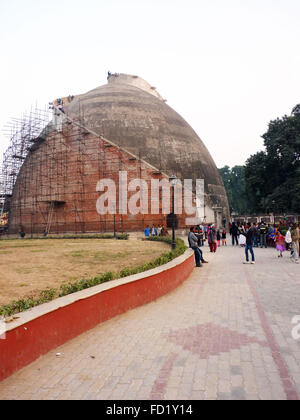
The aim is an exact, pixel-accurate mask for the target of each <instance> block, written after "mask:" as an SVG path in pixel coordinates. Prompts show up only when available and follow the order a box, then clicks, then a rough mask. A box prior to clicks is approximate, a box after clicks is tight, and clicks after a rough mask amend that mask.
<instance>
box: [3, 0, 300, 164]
mask: <svg viewBox="0 0 300 420" xmlns="http://www.w3.org/2000/svg"><path fill="white" fill-rule="evenodd" d="M299 41H300V1H299V0H226V1H224V0H209V1H208V0H185V1H183V0H84V1H83V0H80V1H79V0H50V1H45V0H26V1H24V0H0V95H1V101H0V130H1V131H0V161H2V154H3V152H4V151H5V149H6V148H7V147H8V144H9V138H7V137H6V136H5V135H4V133H3V132H2V129H4V128H5V125H6V124H7V123H8V122H9V121H10V120H11V119H12V118H20V117H22V115H24V113H25V112H28V111H30V109H31V106H33V107H35V106H38V107H44V105H45V104H47V103H48V102H49V101H52V100H54V99H55V98H58V97H64V96H68V95H69V94H71V95H72V94H74V95H76V94H81V93H85V92H87V91H89V90H91V89H94V88H95V87H97V86H101V85H104V84H106V76H107V72H108V71H111V72H113V73H114V72H117V73H128V74H133V75H138V76H140V77H142V78H143V79H145V80H146V81H147V82H149V83H150V84H151V86H155V87H156V88H157V90H158V92H159V93H160V94H161V95H162V96H163V97H164V98H166V99H167V101H168V102H167V103H168V105H169V106H171V107H172V108H173V109H175V111H177V112H178V113H179V114H180V115H181V116H182V117H183V118H184V119H185V120H186V121H187V122H188V123H189V124H190V125H191V126H192V127H193V129H194V130H195V131H196V132H197V134H198V135H199V137H200V138H201V139H202V141H203V142H204V144H205V145H206V147H207V148H208V150H209V151H210V153H211V155H212V157H213V159H214V160H215V162H216V165H217V166H218V167H219V168H220V167H222V166H225V165H228V166H230V167H232V166H234V165H243V164H244V163H245V161H246V160H247V158H249V157H250V155H252V154H254V153H256V152H257V151H259V150H262V149H263V139H262V138H261V136H262V135H263V134H264V133H265V132H266V131H267V129H268V123H269V122H270V121H271V120H274V119H276V118H278V117H279V118H280V117H282V116H283V115H290V113H291V111H292V108H293V107H294V106H295V105H296V104H298V103H300V83H299V82H300V48H299Z"/></svg>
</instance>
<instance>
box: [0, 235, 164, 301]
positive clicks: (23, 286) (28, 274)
mask: <svg viewBox="0 0 300 420" xmlns="http://www.w3.org/2000/svg"><path fill="white" fill-rule="evenodd" d="M169 250H170V247H169V246H168V245H167V244H165V243H160V242H147V241H141V240H138V239H130V240H129V241H116V240H113V239H47V240H43V239H33V240H22V239H16V240H9V241H0V270H1V271H0V272H1V277H0V306H1V305H4V304H7V303H10V302H11V301H12V300H17V299H20V298H24V297H27V296H37V295H38V294H39V292H40V291H41V290H44V289H46V288H48V287H50V288H58V287H59V286H60V285H61V284H63V283H68V282H70V281H72V282H73V281H78V280H80V279H82V278H84V277H85V278H90V277H94V276H96V275H99V274H102V273H104V272H106V271H115V272H117V271H120V270H121V269H122V268H124V267H136V266H139V265H141V264H143V263H145V262H149V261H152V260H154V259H155V258H156V257H158V256H160V255H161V254H163V253H164V252H168V251H169Z"/></svg>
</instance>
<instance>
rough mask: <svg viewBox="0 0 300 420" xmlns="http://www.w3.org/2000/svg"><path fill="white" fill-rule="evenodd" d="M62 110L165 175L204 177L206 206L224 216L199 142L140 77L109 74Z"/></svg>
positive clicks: (216, 178) (222, 195)
mask: <svg viewBox="0 0 300 420" xmlns="http://www.w3.org/2000/svg"><path fill="white" fill-rule="evenodd" d="M65 109H66V113H67V115H69V116H70V117H71V118H73V119H75V120H76V118H78V115H80V114H82V116H83V121H84V125H85V126H87V127H89V128H90V129H92V130H93V131H95V132H96V133H98V134H100V135H102V136H103V137H105V138H107V139H109V140H110V141H112V142H113V143H115V144H117V145H119V146H121V147H123V148H124V149H126V150H128V151H129V152H131V153H133V154H135V155H137V156H138V157H140V158H141V159H144V160H145V161H147V162H149V163H150V164H151V165H153V166H154V167H156V168H158V169H159V170H161V171H163V172H165V173H167V174H168V175H171V174H175V175H176V176H177V177H178V178H180V179H193V180H196V179H204V181H205V194H206V201H207V204H208V207H209V208H212V207H215V208H218V209H219V211H220V210H221V211H222V213H223V216H224V217H229V211H228V202H227V197H226V192H225V188H224V185H223V181H222V179H221V176H220V174H219V171H218V169H217V167H216V165H215V163H214V161H213V159H212V157H211V155H210V153H209V151H208V150H207V148H206V147H205V145H204V143H203V142H202V140H201V139H200V138H199V137H198V135H197V134H196V132H195V131H194V130H193V129H192V128H191V126H190V125H189V124H188V123H187V122H186V121H185V120H184V119H183V118H182V117H181V116H180V115H179V114H178V113H177V112H176V111H174V110H173V109H172V108H171V107H170V106H168V105H167V104H166V103H165V101H164V100H163V98H162V97H161V95H160V94H159V93H158V92H157V91H156V89H155V88H154V87H152V86H151V85H149V84H148V83H147V82H146V81H144V80H143V79H141V78H140V77H137V76H131V75H126V74H113V75H110V77H109V78H108V83H107V84H106V85H104V86H100V87H98V88H96V89H93V90H91V91H89V92H87V93H85V94H83V95H80V96H78V97H76V99H75V100H74V101H73V102H71V103H70V104H68V105H67V106H66V107H65ZM207 210H208V211H209V209H207ZM209 219H211V220H214V218H213V217H212V215H210V217H209ZM227 220H229V219H227Z"/></svg>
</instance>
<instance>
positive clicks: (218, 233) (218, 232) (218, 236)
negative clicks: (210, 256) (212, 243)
mask: <svg viewBox="0 0 300 420" xmlns="http://www.w3.org/2000/svg"><path fill="white" fill-rule="evenodd" d="M217 241H218V247H220V246H221V235H220V229H218V231H217Z"/></svg>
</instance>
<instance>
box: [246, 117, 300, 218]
mask: <svg viewBox="0 0 300 420" xmlns="http://www.w3.org/2000/svg"><path fill="white" fill-rule="evenodd" d="M262 138H263V139H264V145H265V148H266V150H265V152H259V153H256V154H255V155H253V156H251V157H250V158H249V159H248V160H247V162H246V168H245V177H246V192H247V196H248V199H249V202H250V203H251V209H252V211H253V212H276V213H278V212H286V213H287V212H296V213H299V212H300V115H293V116H291V117H288V116H284V117H283V118H281V119H279V118H278V119H276V120H275V121H271V122H270V123H269V127H268V131H267V133H265V134H264V135H263V136H262Z"/></svg>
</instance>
